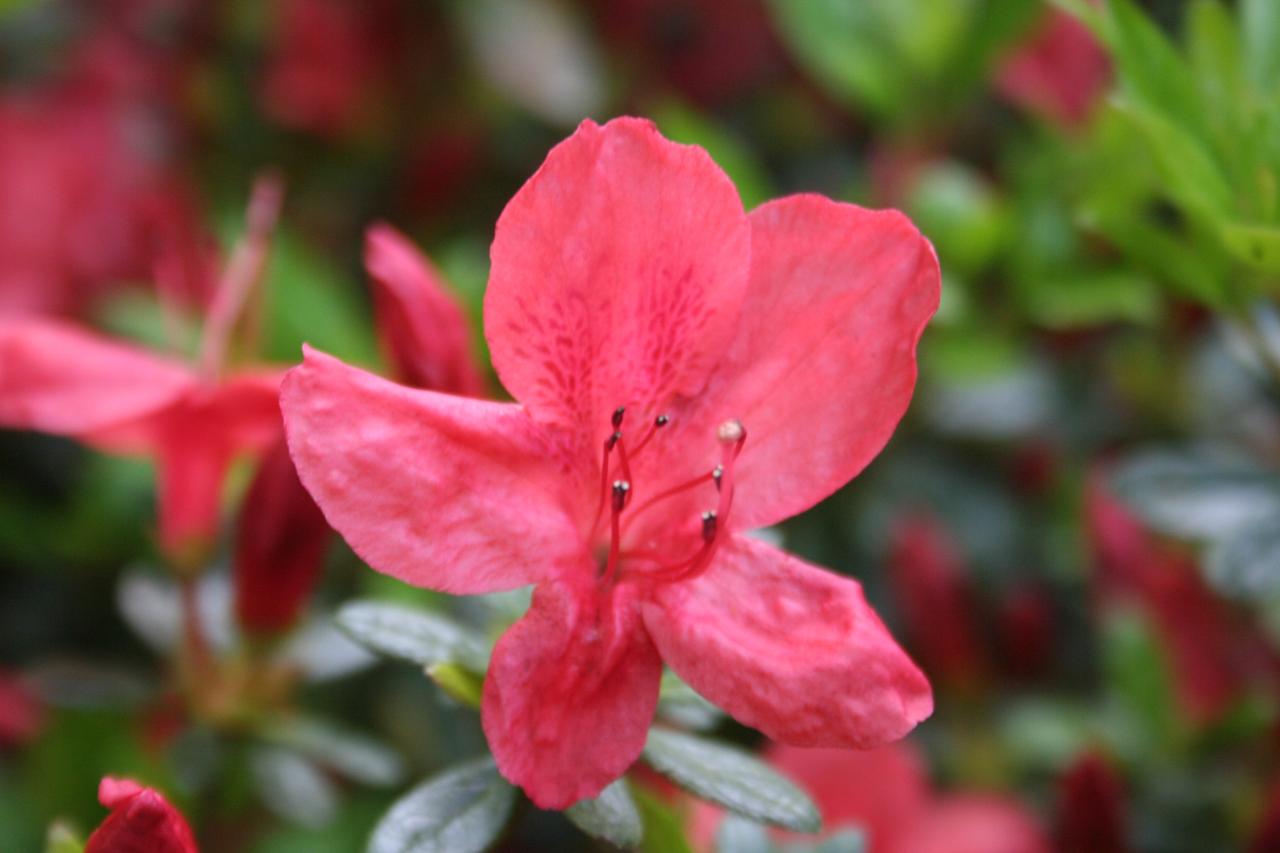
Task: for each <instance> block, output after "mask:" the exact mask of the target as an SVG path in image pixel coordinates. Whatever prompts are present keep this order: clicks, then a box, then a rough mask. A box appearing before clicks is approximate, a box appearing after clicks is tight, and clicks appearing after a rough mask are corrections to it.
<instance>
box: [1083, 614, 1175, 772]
mask: <svg viewBox="0 0 1280 853" xmlns="http://www.w3.org/2000/svg"><path fill="white" fill-rule="evenodd" d="M1102 659H1103V666H1104V668H1105V671H1106V676H1107V685H1108V688H1109V690H1110V692H1111V693H1112V694H1113V695H1114V696H1116V697H1117V698H1119V699H1120V700H1121V701H1122V702H1123V703H1124V706H1125V707H1126V708H1127V709H1128V710H1129V711H1130V712H1131V713H1132V714H1134V715H1135V716H1136V722H1137V725H1136V726H1135V727H1134V731H1135V733H1140V735H1141V738H1142V743H1141V744H1134V745H1133V746H1135V747H1137V748H1139V749H1141V750H1143V751H1146V750H1151V749H1155V750H1160V749H1167V748H1169V746H1170V745H1171V744H1172V743H1173V737H1172V734H1173V731H1174V729H1175V713H1176V709H1177V708H1178V707H1179V705H1178V702H1177V700H1176V697H1175V695H1174V682H1173V676H1172V674H1171V673H1170V670H1169V662H1168V660H1167V659H1166V658H1165V655H1164V651H1163V649H1162V648H1161V646H1160V643H1159V642H1158V640H1157V639H1156V637H1155V636H1154V635H1153V633H1152V631H1151V628H1150V625H1149V624H1148V622H1147V621H1146V620H1145V619H1144V618H1142V617H1141V616H1140V615H1138V614H1137V613H1134V612H1130V611H1122V612H1115V613H1111V614H1109V615H1108V617H1107V619H1106V620H1105V622H1104V623H1103V633H1102Z"/></svg>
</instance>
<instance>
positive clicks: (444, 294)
mask: <svg viewBox="0 0 1280 853" xmlns="http://www.w3.org/2000/svg"><path fill="white" fill-rule="evenodd" d="M364 265H365V268H366V269H367V270H368V271H369V278H370V279H371V280H372V281H373V304H374V307H375V308H376V309H377V313H378V334H379V336H380V337H381V338H382V345H383V348H384V349H385V350H386V354H387V358H388V360H389V361H390V362H391V364H392V365H393V366H394V368H395V370H396V371H397V373H398V375H399V376H400V377H401V378H402V379H403V380H404V381H405V382H406V383H407V384H409V385H415V386H417V387H419V388H429V389H431V390H433V391H447V392H449V393H451V394H465V395H467V396H469V397H481V396H484V393H485V383H484V378H483V377H482V376H481V373H480V368H479V366H478V365H477V364H476V362H475V357H474V356H473V355H472V351H471V330H470V328H469V327H468V325H467V319H466V315H465V314H463V312H462V306H460V305H459V304H458V302H457V300H455V299H454V298H453V296H452V295H451V294H450V293H449V289H448V287H447V286H446V285H445V283H444V280H443V279H442V278H441V276H440V274H439V273H438V272H436V270H435V268H434V267H433V266H432V265H431V263H430V261H428V260H427V258H426V256H425V255H423V254H422V253H421V252H419V251H418V250H417V248H416V247H414V245H413V244H412V243H410V242H409V241H408V240H407V239H405V237H404V235H402V234H401V233H400V232H399V231H396V230H395V229H394V228H392V227H391V226H390V225H374V226H373V227H371V228H370V229H369V232H368V234H367V235H366V237H365V251H364Z"/></svg>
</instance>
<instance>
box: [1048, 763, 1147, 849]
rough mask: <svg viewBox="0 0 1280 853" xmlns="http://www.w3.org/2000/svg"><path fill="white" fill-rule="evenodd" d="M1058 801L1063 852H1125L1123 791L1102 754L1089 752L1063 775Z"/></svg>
mask: <svg viewBox="0 0 1280 853" xmlns="http://www.w3.org/2000/svg"><path fill="white" fill-rule="evenodd" d="M1060 797H1061V799H1060V800H1059V805H1058V843H1059V845H1060V846H1059V848H1058V849H1059V850H1061V851H1062V853H1125V851H1126V850H1128V849H1129V844H1128V842H1127V840H1126V838H1125V834H1126V833H1125V826H1126V820H1125V807H1124V792H1123V790H1122V788H1121V786H1120V780H1119V779H1118V778H1116V775H1115V772H1114V771H1113V770H1112V769H1111V767H1110V766H1109V765H1108V764H1107V762H1106V761H1104V760H1103V759H1102V758H1101V757H1100V756H1098V755H1096V754H1093V753H1086V754H1085V755H1083V756H1081V757H1080V758H1079V759H1078V760H1077V761H1076V762H1075V764H1073V765H1072V766H1071V767H1070V768H1069V769H1068V770H1067V772H1066V774H1064V775H1063V777H1062V781H1061V793H1060Z"/></svg>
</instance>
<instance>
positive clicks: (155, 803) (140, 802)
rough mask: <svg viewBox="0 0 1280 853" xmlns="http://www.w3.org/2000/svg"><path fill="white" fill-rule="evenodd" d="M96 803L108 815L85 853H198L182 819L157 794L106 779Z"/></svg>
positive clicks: (92, 836)
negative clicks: (106, 810) (104, 807)
mask: <svg viewBox="0 0 1280 853" xmlns="http://www.w3.org/2000/svg"><path fill="white" fill-rule="evenodd" d="M98 801H99V802H101V803H102V804H103V805H104V806H106V807H107V808H109V809H111V814H110V815H109V816H108V817H107V819H106V820H104V821H103V822H102V824H101V825H100V826H99V827H98V828H97V829H95V830H94V832H93V835H90V836H89V841H88V843H87V844H86V845H85V848H84V850H85V853H198V848H197V847H196V840H195V836H194V835H193V834H192V832H191V827H190V826H189V825H188V824H187V821H186V818H184V817H183V816H182V814H181V812H179V811H178V810H177V809H175V808H174V807H173V806H171V805H169V803H168V801H166V800H165V798H164V797H163V796H161V795H160V793H159V792H158V791H155V790H152V789H151V788H144V787H142V786H141V785H139V784H138V783H137V782H134V781H131V780H129V779H114V778H112V777H110V776H108V777H106V778H104V779H103V780H102V784H101V785H99V786H98Z"/></svg>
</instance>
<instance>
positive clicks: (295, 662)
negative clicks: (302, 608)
mask: <svg viewBox="0 0 1280 853" xmlns="http://www.w3.org/2000/svg"><path fill="white" fill-rule="evenodd" d="M278 657H279V659H280V660H281V662H282V663H284V664H287V665H291V666H295V667H297V668H298V669H300V670H301V671H302V673H303V674H304V675H305V676H306V678H307V680H308V681H311V682H321V681H331V680H333V679H336V678H342V677H343V676H347V675H351V674H353V673H356V672H360V671H361V670H364V669H367V668H369V667H370V666H372V665H373V664H374V663H376V662H377V661H378V658H377V657H376V656H375V655H373V654H372V653H371V652H370V651H369V650H368V649H366V648H365V647H364V646H362V645H360V644H359V643H357V642H355V641H354V640H352V639H351V638H350V637H349V636H347V634H345V633H344V632H343V631H341V630H339V629H338V628H337V626H335V625H334V624H333V622H332V620H331V619H329V618H321V619H310V620H308V621H307V623H306V624H305V625H303V626H302V628H300V629H298V630H296V631H294V632H293V633H292V634H291V635H290V636H289V640H288V642H287V643H286V644H285V645H284V647H283V648H282V649H281V651H280V654H279V656H278Z"/></svg>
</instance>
